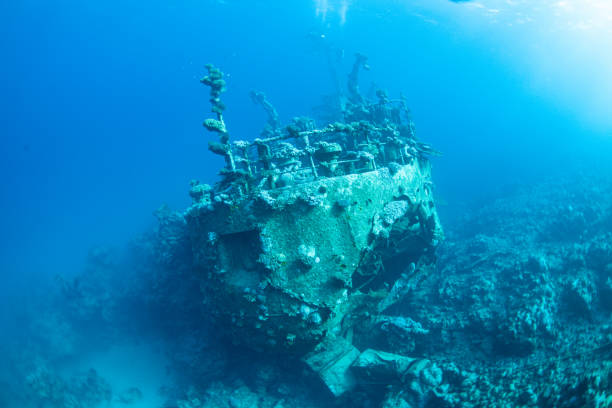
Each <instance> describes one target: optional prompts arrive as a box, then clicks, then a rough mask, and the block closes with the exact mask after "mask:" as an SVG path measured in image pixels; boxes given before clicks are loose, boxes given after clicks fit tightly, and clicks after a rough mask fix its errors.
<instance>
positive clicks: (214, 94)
mask: <svg viewBox="0 0 612 408" xmlns="http://www.w3.org/2000/svg"><path fill="white" fill-rule="evenodd" d="M206 69H207V70H208V75H206V76H205V77H204V78H202V79H201V80H200V82H201V83H203V84H204V85H206V86H208V87H210V103H211V105H212V111H213V113H215V114H216V115H217V119H206V120H205V121H204V127H205V128H206V129H208V130H209V131H210V132H216V133H218V134H219V140H220V142H213V141H210V142H208V148H209V149H210V151H211V152H213V153H216V154H219V155H221V156H223V157H225V161H226V163H227V167H228V170H230V171H231V172H234V171H236V164H235V163H234V156H233V155H232V146H231V144H230V143H229V133H228V132H227V128H226V127H225V122H224V121H223V111H224V110H225V104H224V103H223V102H222V101H221V93H223V92H225V80H224V79H223V72H222V71H221V70H220V69H219V68H217V67H215V66H214V65H212V64H206Z"/></svg>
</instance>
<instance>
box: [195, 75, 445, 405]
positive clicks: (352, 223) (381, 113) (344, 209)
mask: <svg viewBox="0 0 612 408" xmlns="http://www.w3.org/2000/svg"><path fill="white" fill-rule="evenodd" d="M209 72H211V74H210V75H209V77H207V78H205V79H204V80H203V81H202V82H204V83H205V84H207V85H209V86H211V89H212V90H213V92H212V93H211V101H212V102H213V106H214V107H218V106H220V105H219V103H220V101H219V100H218V97H219V92H218V91H219V90H220V89H221V88H222V86H223V85H224V83H221V82H219V81H222V74H220V71H218V70H216V69H215V68H214V67H209ZM211 75H212V76H213V77H214V78H210V76H211ZM264 99H265V96H264V97H263V99H262V96H261V95H259V101H260V102H261V101H262V100H264ZM378 99H379V100H378V102H374V103H372V102H368V101H366V100H365V99H363V100H361V101H359V103H358V104H356V103H350V102H347V106H346V108H345V117H346V121H345V122H342V123H340V122H337V123H332V124H329V125H327V126H325V127H322V128H317V127H316V126H315V123H314V121H312V120H310V119H306V118H297V119H294V121H293V123H292V124H291V125H289V126H287V127H286V128H285V129H280V128H278V127H276V128H274V127H269V128H267V131H266V132H265V135H266V137H262V138H259V139H255V140H253V141H251V142H246V141H234V142H231V141H230V140H229V134H228V132H227V130H226V127H225V124H224V123H223V119H222V116H221V113H220V112H219V109H216V110H215V109H213V110H214V111H215V113H217V119H209V120H207V121H206V122H205V127H207V128H208V129H209V130H211V131H213V132H217V133H218V134H219V135H220V141H219V142H212V143H211V144H210V148H211V150H212V151H213V152H214V153H217V154H220V155H222V156H224V157H225V160H226V167H225V168H224V169H223V170H222V171H221V181H220V182H219V183H218V184H217V185H215V186H214V187H213V188H211V187H209V186H207V185H202V184H199V183H197V182H195V183H194V184H193V186H192V190H191V196H192V198H193V205H192V206H191V207H190V208H189V209H188V210H187V212H186V220H187V224H188V227H189V231H190V235H191V242H192V244H193V252H194V255H195V264H196V265H197V266H198V268H199V269H200V270H201V273H202V276H203V279H202V288H203V291H204V293H205V301H206V302H208V304H209V306H210V307H209V310H210V311H211V315H212V316H213V318H214V319H215V321H216V322H217V323H218V327H219V331H220V333H222V334H223V335H225V336H227V337H228V339H229V340H231V341H232V342H233V343H234V344H237V345H241V346H245V347H248V348H251V349H255V350H258V351H268V352H274V353H289V354H291V355H294V356H306V357H305V359H306V361H318V358H317V357H316V356H317V355H318V356H325V355H328V354H329V347H328V346H325V344H335V345H336V346H338V345H347V346H346V347H348V349H346V350H339V351H338V353H340V354H343V355H344V354H346V353H348V354H349V355H352V354H355V350H356V349H354V347H353V346H352V345H351V340H352V336H353V335H354V333H359V332H360V331H361V330H362V329H363V327H365V326H367V325H368V324H375V322H377V321H380V320H379V318H380V315H384V313H385V311H386V310H389V309H390V308H392V307H393V305H394V304H395V303H396V302H397V301H399V300H400V299H401V297H402V294H403V293H404V292H405V291H406V290H408V289H409V288H410V287H411V285H412V284H413V283H412V282H413V281H414V278H415V277H416V276H418V275H419V274H421V273H426V271H427V269H428V267H429V266H430V265H431V264H432V262H433V252H434V248H435V246H436V245H437V243H438V242H439V241H440V239H441V238H442V230H441V226H440V223H439V220H438V216H437V213H436V209H435V205H434V199H433V191H432V187H433V186H432V181H431V166H430V163H429V160H428V158H427V155H429V154H433V153H435V152H434V151H433V150H432V149H431V148H430V147H429V146H427V145H425V144H423V143H420V142H419V141H417V140H416V138H415V132H414V125H413V123H412V122H411V121H410V118H409V116H408V112H407V110H406V109H405V105H404V102H403V101H402V100H399V101H390V100H389V99H388V98H387V97H386V94H385V93H384V92H379V93H378ZM266 103H269V102H267V101H266ZM274 112H275V111H274ZM356 325H359V329H357V330H355V327H356ZM330 339H342V341H339V340H338V341H332V342H330ZM322 345H323V346H322ZM322 347H323V349H324V350H322ZM313 350H314V351H313ZM312 353H315V354H314V355H313V354H312ZM331 354H332V355H335V354H337V353H331ZM356 355H359V352H357V353H356ZM316 365H317V364H316V363H314V366H316ZM321 375H322V377H323V374H321ZM347 381H348V380H347ZM348 383H350V381H348V382H347V384H348ZM328 385H329V386H330V389H332V388H333V387H335V389H337V393H338V394H341V393H342V392H344V390H345V388H347V387H348V386H347V385H346V384H345V385H341V384H335V385H330V384H329V383H328ZM332 391H333V390H332ZM333 392H334V393H336V391H333Z"/></svg>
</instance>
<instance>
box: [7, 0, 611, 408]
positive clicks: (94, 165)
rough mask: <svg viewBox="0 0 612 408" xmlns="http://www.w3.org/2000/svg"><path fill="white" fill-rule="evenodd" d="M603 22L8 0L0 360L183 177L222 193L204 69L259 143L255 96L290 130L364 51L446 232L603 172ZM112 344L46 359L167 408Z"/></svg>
mask: <svg viewBox="0 0 612 408" xmlns="http://www.w3.org/2000/svg"><path fill="white" fill-rule="evenodd" d="M611 18H612V6H610V4H609V2H607V1H605V0H589V1H586V2H585V1H581V2H578V1H573V0H567V1H545V0H542V1H538V2H529V1H519V0H517V1H501V0H479V1H461V2H455V1H447V0H428V1H425V0H415V1H409V0H378V1H376V0H352V1H351V0H336V1H334V0H317V1H301V0H294V1H277V0H270V1H265V0H252V1H243V0H242V1H241V0H217V1H212V0H184V1H180V2H163V1H158V0H151V1H149V2H143V1H136V0H123V1H115V0H109V1H105V2H98V1H91V2H82V1H74V0H49V1H44V2H43V1H37V0H20V1H18V2H3V3H2V4H0V52H1V54H0V55H2V63H1V64H0V78H1V79H0V123H1V129H2V136H1V137H0V152H1V155H2V160H0V171H1V174H2V183H0V197H1V199H0V231H2V232H3V233H2V235H1V237H0V271H2V285H1V286H0V327H3V329H1V332H2V333H3V334H2V339H0V343H4V344H1V345H0V353H8V354H10V355H12V356H15V355H16V353H17V351H16V350H18V351H19V353H24V354H27V353H30V354H32V353H34V352H33V351H31V350H30V349H28V348H25V347H20V346H19V345H20V344H22V345H25V344H26V343H30V342H32V341H33V342H36V337H35V336H34V335H33V331H34V332H35V331H36V330H35V329H33V328H32V324H31V323H32V321H33V316H35V315H37V313H38V312H39V311H40V310H38V309H36V308H37V307H51V306H48V305H47V304H46V303H45V302H46V300H45V299H47V297H48V298H49V299H51V297H52V295H51V294H50V293H51V292H53V291H54V290H57V287H58V285H57V282H56V277H57V276H58V275H59V276H63V277H66V279H70V278H72V277H74V276H78V275H79V274H80V273H81V272H82V271H83V269H84V268H85V265H86V262H87V260H88V259H89V260H91V250H92V248H100V247H102V248H111V250H117V251H118V252H120V253H121V254H123V253H124V252H127V253H128V254H129V253H130V251H132V250H133V249H131V247H130V242H131V241H132V240H134V239H135V237H138V236H141V234H143V233H146V232H147V231H150V230H151V229H152V228H154V227H155V225H156V219H155V217H154V216H153V215H152V214H153V212H154V211H155V210H156V209H158V208H159V207H160V206H161V205H162V204H167V205H168V206H169V207H170V208H172V209H177V210H180V209H183V208H185V207H187V206H188V205H189V204H190V199H189V196H188V194H187V192H188V190H189V182H190V180H192V179H198V180H200V181H201V182H205V183H209V184H213V183H214V182H216V181H217V180H218V176H217V173H218V170H219V169H220V168H221V167H222V166H223V161H222V159H221V158H219V157H218V156H215V155H213V154H212V153H211V152H209V151H208V148H207V143H208V141H209V140H211V139H212V138H213V136H212V135H210V134H208V133H206V132H205V130H204V129H203V128H202V125H201V124H202V120H203V119H205V118H207V117H209V112H210V104H209V101H208V89H206V87H204V86H203V85H201V84H200V83H199V80H200V78H201V77H202V76H203V75H205V72H206V71H205V68H204V65H205V64H207V63H214V64H215V65H216V66H218V67H220V68H221V69H222V70H223V71H224V72H225V75H226V81H227V92H226V93H225V94H224V96H223V98H224V102H225V104H226V105H227V110H226V112H225V115H224V116H225V121H226V123H227V125H228V128H229V131H230V134H231V135H232V137H233V138H239V139H247V140H253V139H254V138H255V137H258V136H259V133H260V131H261V129H262V128H263V126H264V125H265V121H266V117H265V115H264V113H263V111H262V110H261V107H259V106H257V105H255V104H253V103H252V102H251V99H250V98H249V91H250V90H252V89H256V90H261V91H264V92H265V93H266V95H267V97H268V98H269V99H270V100H271V101H272V102H273V104H274V105H275V107H276V109H277V110H278V113H279V115H280V118H281V121H282V122H283V123H289V122H290V120H291V118H293V117H295V116H302V115H306V116H312V115H314V113H313V108H314V107H316V106H320V105H321V103H322V101H323V96H324V95H329V94H332V93H334V92H335V91H336V90H337V86H341V87H344V86H345V82H346V80H345V77H346V75H347V74H348V72H349V71H350V69H351V66H352V64H353V60H354V55H355V53H361V54H364V55H367V56H368V63H369V65H370V70H368V71H364V72H362V75H361V77H360V87H361V90H362V92H363V93H364V94H367V92H369V90H370V89H374V88H376V89H379V88H380V89H385V90H386V91H387V92H388V93H389V94H390V95H399V94H400V93H402V94H403V95H404V96H405V98H406V100H407V103H408V105H409V107H410V109H411V112H412V118H413V120H414V122H415V123H416V127H417V134H418V137H419V138H420V139H421V140H423V141H425V142H427V143H428V144H431V145H432V146H434V147H435V148H436V149H437V150H439V151H441V152H442V153H443V156H442V157H440V158H433V159H432V161H433V166H434V175H433V178H434V181H435V184H436V195H437V197H438V198H439V211H440V213H441V215H442V221H443V224H444V221H445V220H449V221H448V222H451V221H450V220H455V219H457V218H459V217H461V216H462V215H464V214H465V213H466V212H467V211H469V210H470V208H473V206H474V205H475V203H479V202H481V201H482V200H486V199H487V198H489V197H497V196H499V195H502V194H505V193H507V192H508V191H512V190H513V189H515V188H517V186H525V185H532V184H534V183H537V182H539V181H543V180H550V179H555V178H562V177H566V176H571V175H573V174H576V173H579V172H587V173H597V174H599V175H606V174H612V173H610V163H611V162H612V161H611V160H610V157H612V156H611V154H612V96H611V95H612V75H611V74H610V73H611V72H612V54H611V53H610V52H609V51H608V50H610V49H612V24H611V23H610V19H611ZM338 84H340V85H338ZM126 248H128V249H126ZM121 256H127V255H121ZM100 262H102V263H104V262H106V261H103V260H102V261H100ZM108 262H111V261H108ZM112 262H121V261H112ZM126 268H127V269H129V272H130V274H129V276H130V279H135V280H138V275H137V273H136V272H137V271H138V270H139V269H138V267H137V266H133V265H130V266H129V267H128V266H126ZM143 269H146V268H143ZM135 271H136V272H135ZM143 273H146V272H143ZM113 279H115V277H114V278H113ZM105 284H108V285H112V284H114V283H113V282H110V283H109V282H106V283H105ZM99 290H102V289H99ZM107 300H108V299H107ZM49 301H50V302H51V300H49ZM108 301H109V302H110V301H111V300H108ZM128 310H130V309H128ZM40 313H42V311H40ZM139 318H140V317H139V316H138V315H136V316H133V319H139ZM142 319H145V317H142ZM154 320H155V319H154ZM47 323H48V324H49V325H52V324H57V325H61V322H55V323H53V322H47ZM157 323H159V324H160V325H163V322H161V323H160V322H157ZM119 326H121V325H119ZM127 326H129V325H127ZM83 327H84V329H83V330H93V331H94V332H95V330H94V329H91V328H86V325H84V326H83ZM115 329H117V328H115ZM39 334H40V333H39ZM41 335H42V336H43V337H44V336H45V335H44V334H41ZM56 335H57V336H59V339H56V340H54V341H56V342H57V343H59V344H55V346H53V347H56V348H57V347H59V348H61V343H62V342H63V341H64V340H62V334H61V333H56ZM33 336H34V337H33ZM42 341H43V340H41V342H42ZM64 346H66V347H68V348H69V345H66V344H64ZM107 346H108V345H106V346H105V347H100V350H105V351H104V352H108V353H109V354H104V353H103V352H102V351H100V350H97V349H96V347H94V346H92V347H91V350H88V351H87V352H86V351H84V350H83V349H79V350H76V351H70V350H64V351H63V352H59V351H58V352H57V353H56V351H55V349H53V347H52V346H48V348H46V349H45V350H46V351H45V352H46V353H49V355H47V356H43V357H40V356H39V358H42V359H48V360H49V361H52V364H51V363H50V365H52V366H53V367H55V368H54V369H56V370H57V371H58V372H60V373H62V375H68V376H69V375H71V374H69V373H71V372H73V371H78V370H81V371H86V370H87V369H89V368H90V367H95V368H96V370H97V372H99V373H100V374H101V375H102V376H105V377H106V378H107V379H108V378H110V379H109V380H108V381H109V382H110V383H111V385H112V387H113V389H119V388H121V389H123V388H129V387H130V386H131V384H132V383H134V382H138V381H141V382H142V384H139V385H138V387H139V389H141V390H142V391H143V392H144V393H145V394H147V395H151V394H155V395H156V397H155V398H153V399H151V400H146V399H145V401H144V402H141V403H140V404H142V405H137V404H139V403H135V404H136V405H134V406H162V405H161V404H162V401H161V400H162V397H159V396H157V393H156V392H155V391H151V390H152V389H155V388H156V387H158V386H163V385H165V383H164V381H165V379H166V376H167V375H168V374H167V373H166V372H165V371H164V364H165V363H164V362H163V361H162V360H163V358H162V357H160V354H161V355H163V354H164V353H160V352H159V350H158V347H161V346H158V345H156V344H155V342H154V341H151V342H148V343H147V342H146V346H143V347H137V346H136V345H134V344H129V342H128V344H116V345H115V346H113V347H114V348H112V349H111V351H108V350H109V348H108V347H107ZM45 347H47V346H45ZM34 348H36V347H33V346H32V349H34ZM134 349H137V351H134ZM156 350H157V351H156ZM53 353H56V355H54V354H53ZM19 358H20V359H21V360H19ZM19 358H17V357H15V358H14V360H19V361H16V362H15V361H14V362H13V363H11V364H7V365H6V366H3V365H0V393H2V392H5V393H6V394H7V395H8V393H9V391H8V390H11V391H10V392H15V391H14V390H22V388H20V386H21V384H25V383H26V382H27V381H26V379H25V378H20V376H23V375H24V373H28V372H29V371H28V369H25V368H24V366H26V365H28V366H29V365H32V364H33V363H32V362H31V361H28V358H27V357H26V356H22V357H19ZM37 358H38V357H37ZM127 361H130V363H127ZM128 368H129V369H128ZM30 371H31V370H30ZM143 373H146V374H143ZM144 377H147V379H146V380H142V378H144ZM149 377H150V378H149ZM4 400H5V401H19V402H12V404H25V403H26V402H23V401H26V400H27V401H29V403H35V402H33V401H34V400H32V399H31V398H30V399H27V398H25V399H20V398H18V397H16V396H14V395H11V396H7V397H5V399H4ZM2 401H3V399H2V395H1V394H0V403H1V402H2ZM7 403H8V402H7ZM62 403H64V404H65V405H51V404H52V402H43V403H41V405H37V406H45V407H46V406H69V405H68V403H66V402H62ZM44 404H48V405H44ZM58 404H59V403H58ZM82 404H83V405H74V406H90V405H86V403H82ZM155 404H158V405H155ZM8 406H15V407H16V406H26V405H8ZM33 406H34V405H33ZM91 406H93V405H91ZM112 406H115V405H112Z"/></svg>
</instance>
